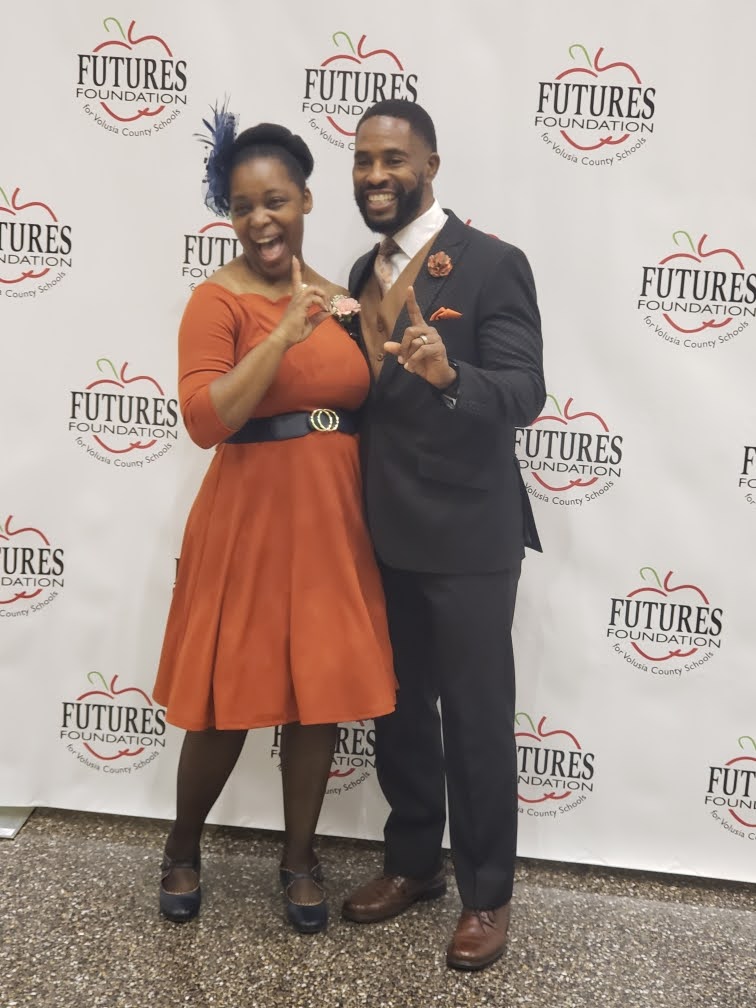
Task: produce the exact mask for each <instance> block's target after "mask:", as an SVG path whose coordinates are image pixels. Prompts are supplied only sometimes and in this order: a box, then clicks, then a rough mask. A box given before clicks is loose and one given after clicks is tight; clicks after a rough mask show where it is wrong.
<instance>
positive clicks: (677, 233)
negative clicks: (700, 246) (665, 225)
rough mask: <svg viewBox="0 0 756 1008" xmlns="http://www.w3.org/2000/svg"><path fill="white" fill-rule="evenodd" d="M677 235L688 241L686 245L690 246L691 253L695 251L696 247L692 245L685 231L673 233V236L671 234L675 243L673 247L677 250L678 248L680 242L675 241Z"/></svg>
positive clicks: (691, 240)
mask: <svg viewBox="0 0 756 1008" xmlns="http://www.w3.org/2000/svg"><path fill="white" fill-rule="evenodd" d="M678 235H685V237H686V238H687V239H688V245H690V251H691V252H695V251H696V246H695V245H694V244H693V239H692V238H691V237H690V235H689V234H688V232H687V231H675V232H673V234H672V241H673V242H674V243H675V245H677V247H678V248H679V247H680V242H679V241H678V240H677V236H678Z"/></svg>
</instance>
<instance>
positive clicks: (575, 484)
mask: <svg viewBox="0 0 756 1008" xmlns="http://www.w3.org/2000/svg"><path fill="white" fill-rule="evenodd" d="M546 398H547V399H550V400H551V401H552V402H553V403H554V406H555V408H556V413H543V414H541V416H539V417H536V418H535V420H534V421H533V423H532V424H531V425H530V426H531V427H535V426H536V425H537V424H559V425H561V426H562V427H570V426H571V425H573V424H575V426H576V429H577V430H579V431H585V432H586V433H594V432H595V430H596V427H597V426H598V427H599V428H600V432H601V433H603V434H608V433H609V428H608V426H607V424H606V422H605V420H604V419H603V417H600V416H599V414H598V413H593V412H592V411H591V410H582V411H581V412H580V413H572V412H571V407H572V404H573V402H574V400H573V399H572V397H570V398H569V399H568V400H567V402H566V403H565V404H564V409H562V407H561V406H560V405H559V403H558V402H557V400H556V399H555V398H554V396H553V395H547V396H546ZM555 476H556V474H554V476H552V477H551V478H552V479H553V478H554V477H555ZM533 478H534V479H535V480H537V481H538V483H540V484H541V486H542V487H544V488H545V489H546V490H553V491H555V492H557V493H563V492H564V491H565V490H574V489H577V488H583V489H584V488H585V487H589V486H591V485H592V484H593V483H595V482H596V481H597V480H598V476H591V477H590V479H580V478H579V477H578V479H569V480H568V482H567V483H564V484H562V485H561V486H552V484H551V483H547V482H546V480H545V479H544V478H543V477H542V476H540V475H539V474H538V473H537V472H533Z"/></svg>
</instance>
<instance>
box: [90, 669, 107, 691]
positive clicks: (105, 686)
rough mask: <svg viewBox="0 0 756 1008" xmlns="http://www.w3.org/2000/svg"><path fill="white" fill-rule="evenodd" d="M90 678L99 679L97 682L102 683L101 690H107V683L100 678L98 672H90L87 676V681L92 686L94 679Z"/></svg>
mask: <svg viewBox="0 0 756 1008" xmlns="http://www.w3.org/2000/svg"><path fill="white" fill-rule="evenodd" d="M92 676H94V677H95V678H96V679H99V680H100V682H101V683H102V686H103V689H107V688H108V684H107V683H106V682H105V680H104V679H103V678H102V676H101V675H100V673H99V672H90V673H89V674H88V675H87V680H88V681H89V682H91V683H92V685H93V686H94V684H95V681H94V679H93V678H92Z"/></svg>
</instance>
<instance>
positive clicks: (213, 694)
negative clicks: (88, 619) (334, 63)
mask: <svg viewBox="0 0 756 1008" xmlns="http://www.w3.org/2000/svg"><path fill="white" fill-rule="evenodd" d="M230 139H231V140H233V127H232V128H231V138H230ZM216 146H217V145H216ZM212 157H216V162H215V165H214V168H215V176H216V178H217V177H220V179H221V184H220V185H216V189H217V192H216V193H215V194H214V195H213V199H214V200H215V203H214V205H215V206H216V207H217V208H218V209H220V211H221V212H223V211H226V210H228V211H229V212H230V217H231V222H232V224H233V227H234V231H235V232H236V236H237V238H238V239H239V243H240V245H241V248H242V254H241V255H240V256H239V257H238V258H236V259H235V260H234V261H233V262H231V263H229V264H227V265H226V266H224V267H222V268H221V269H220V270H218V271H217V272H216V273H214V274H213V276H212V278H211V279H210V280H208V281H206V282H205V283H203V284H201V285H200V286H198V287H197V289H196V290H195V291H194V293H193V294H192V297H191V299H190V301H189V303H188V305H187V308H186V310H185V313H184V317H183V319H182V322H181V327H180V331H179V400H180V404H181V410H182V415H183V418H184V422H185V424H186V427H187V430H188V432H189V434H190V436H191V437H192V439H193V440H194V441H195V442H197V444H199V445H201V446H202V447H205V448H210V447H213V446H216V451H215V455H214V457H213V460H212V462H211V464H210V467H209V469H208V471H207V474H206V476H205V478H204V481H203V483H202V486H201V488H200V490H199V493H198V495H197V498H196V500H195V502H194V505H193V507H192V509H191V512H190V515H189V518H188V520H187V524H186V530H185V533H184V540H183V544H182V548H181V559H180V562H179V567H178V577H177V581H176V586H175V590H174V594H173V600H172V604H171V609H170V613H169V616H168V623H167V627H166V632H165V639H164V643H163V650H162V655H161V659H160V666H159V669H158V675H157V681H156V684H155V689H154V696H155V699H156V700H157V701H158V702H159V703H161V704H163V705H165V706H166V707H167V719H168V721H169V722H170V723H171V724H174V725H177V726H178V727H180V728H184V729H186V735H185V737H184V742H183V746H182V750H181V757H180V760H179V767H178V781H177V809H176V821H175V823H174V824H173V827H172V829H171V832H170V834H169V836H168V840H167V843H166V847H165V855H164V860H163V866H162V876H161V886H160V908H161V911H162V912H163V914H164V915H165V916H167V917H169V918H170V919H171V920H175V921H184V920H189V919H191V918H192V917H194V916H195V915H196V914H197V912H198V911H199V907H200V899H201V891H200V853H199V844H200V836H201V833H202V828H203V825H204V823H205V819H206V817H207V815H208V813H209V812H210V809H211V808H212V806H213V805H214V804H215V802H216V800H217V799H218V797H219V795H220V793H221V791H222V789H223V787H224V785H225V783H226V781H227V779H228V777H229V774H230V773H231V771H232V769H233V767H234V765H235V763H236V761H237V759H238V757H239V754H240V752H241V749H242V746H243V744H244V739H245V737H246V732H247V730H248V729H250V728H260V727H264V726H271V725H283V728H282V732H281V778H282V786H283V807H284V823H285V835H284V845H283V853H282V860H281V882H282V886H283V889H284V895H285V900H286V909H287V915H288V917H289V920H290V921H291V923H292V924H293V925H294V927H296V928H297V929H298V930H300V931H303V932H311V931H319V930H322V929H323V928H324V927H325V926H326V923H327V906H326V902H325V895H324V892H323V888H322V873H321V869H320V865H319V862H318V859H317V857H316V854H315V851H314V846H313V844H314V835H315V829H316V826H317V822H318V817H319V815H320V809H321V805H322V802H323V796H324V794H325V788H326V784H327V781H328V774H329V771H330V769H331V761H332V757H333V751H334V746H335V742H336V735H337V725H338V722H340V721H354V720H362V719H366V718H372V717H377V716H380V715H382V714H387V713H389V712H390V711H392V710H393V709H394V702H395V685H396V683H395V679H394V674H393V667H392V660H391V650H390V645H389V639H388V630H387V626H386V617H385V612H384V603H383V595H382V589H381V586H380V580H379V576H378V572H377V569H376V566H375V560H374V557H373V551H372V547H371V545H370V542H369V539H368V534H367V530H366V526H365V523H364V519H363V513H362V492H361V483H360V473H359V460H358V451H357V438H356V436H355V431H356V411H357V410H358V409H359V407H360V405H361V403H362V402H363V400H364V399H365V396H366V395H367V391H368V387H369V375H368V370H367V364H366V363H365V360H364V358H363V356H362V353H361V352H360V350H359V347H358V346H357V344H356V343H355V342H354V341H353V340H352V339H351V338H350V336H349V334H348V333H347V332H346V331H345V329H344V328H343V326H342V325H341V324H340V323H339V322H338V321H336V319H335V318H334V317H333V316H332V315H331V313H330V311H329V306H330V305H331V301H332V298H333V297H334V296H336V295H338V294H340V293H343V292H342V291H341V290H340V289H339V288H337V287H335V286H334V285H333V284H330V283H329V282H328V281H327V280H324V279H323V277H321V276H319V275H318V274H317V273H315V271H314V270H313V269H311V268H310V267H309V266H308V265H306V264H305V261H304V259H303V258H302V239H303V232H304V217H305V215H306V214H308V213H309V212H310V210H311V208H312V196H311V193H310V190H309V189H308V188H307V185H306V179H307V177H308V176H309V174H310V172H311V170H312V167H313V161H312V157H311V155H310V152H309V150H308V149H307V146H306V145H305V143H304V141H302V140H301V139H300V138H299V137H296V136H293V135H292V134H291V133H290V132H289V131H288V130H287V129H285V128H284V127H281V126H274V125H270V124H262V125H260V126H256V127H253V128H252V129H248V130H245V131H244V132H243V133H241V134H240V135H239V136H238V137H237V138H236V140H234V141H233V144H232V145H230V144H228V143H227V144H226V149H225V150H223V149H221V153H220V154H218V153H217V149H216V151H215V152H214V154H212V155H211V158H212ZM219 165H220V168H219ZM211 167H212V165H209V166H208V176H209V177H210V176H211V174H212V173H211V171H210V168H211Z"/></svg>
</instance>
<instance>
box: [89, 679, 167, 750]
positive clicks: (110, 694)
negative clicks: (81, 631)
mask: <svg viewBox="0 0 756 1008" xmlns="http://www.w3.org/2000/svg"><path fill="white" fill-rule="evenodd" d="M87 679H88V680H89V682H90V683H92V684H93V685H94V684H95V683H96V682H97V681H98V680H99V682H100V684H101V685H102V689H92V690H87V692H86V693H82V694H81V696H77V697H76V703H81V702H82V701H88V700H90V699H91V698H92V697H102V698H103V699H102V700H100V701H98V702H100V703H101V702H103V701H108V702H110V703H111V704H112V703H115V704H116V705H119V704H120V701H119V700H118V698H119V697H124V696H127V695H128V694H130V693H134V694H136V695H137V696H138V697H139V700H140V706H141V701H144V703H146V704H147V706H148V707H152V706H153V703H152V700H151V699H150V697H148V696H147V694H146V693H145V692H144V690H141V689H139V687H138V686H126V687H125V688H124V689H116V683H117V682H118V676H117V675H114V676H113V678H112V679H111V680H110V685H109V686H108V684H107V683H106V682H105V680H104V679H103V677H102V676H101V675H100V673H99V672H90V673H89V675H88V676H87ZM82 744H83V746H84V748H85V749H86V750H87V752H89V753H91V755H92V756H94V757H95V758H96V759H99V760H106V761H108V762H110V761H112V760H117V759H121V758H122V757H123V756H139V755H140V753H143V752H144V746H140V747H139V749H119V750H118V751H117V752H116V753H115V754H114V755H112V756H106V755H104V754H103V753H99V752H97V751H96V750H95V749H93V748H92V746H91V745H90V744H89V742H84V743H82Z"/></svg>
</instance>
